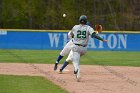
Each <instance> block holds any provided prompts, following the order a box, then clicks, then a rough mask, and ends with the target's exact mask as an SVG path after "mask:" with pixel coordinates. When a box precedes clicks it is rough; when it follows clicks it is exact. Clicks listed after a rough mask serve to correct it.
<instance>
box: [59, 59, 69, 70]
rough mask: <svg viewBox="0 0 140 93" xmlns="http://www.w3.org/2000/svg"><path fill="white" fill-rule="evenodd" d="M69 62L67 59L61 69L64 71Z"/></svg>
mask: <svg viewBox="0 0 140 93" xmlns="http://www.w3.org/2000/svg"><path fill="white" fill-rule="evenodd" d="M68 64H69V62H67V61H65V62H64V64H63V66H62V67H61V69H60V70H61V71H63V69H64V68H65V67H66V66H67V65H68Z"/></svg>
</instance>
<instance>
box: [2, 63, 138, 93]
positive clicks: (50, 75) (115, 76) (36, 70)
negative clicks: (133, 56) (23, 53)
mask: <svg viewBox="0 0 140 93" xmlns="http://www.w3.org/2000/svg"><path fill="white" fill-rule="evenodd" d="M0 74H7V75H29V76H43V77H45V78H47V79H49V80H51V81H52V82H54V83H56V84H57V85H59V86H61V87H62V88H64V89H66V90H68V91H69V92H70V93H140V67H123V66H122V67H118V66H115V67H114V66H94V65H81V77H82V78H81V82H77V81H76V78H75V76H74V74H73V66H72V65H69V66H68V67H67V69H66V70H65V71H64V73H63V74H59V72H57V71H56V72H54V71H53V65H50V64H24V63H0Z"/></svg>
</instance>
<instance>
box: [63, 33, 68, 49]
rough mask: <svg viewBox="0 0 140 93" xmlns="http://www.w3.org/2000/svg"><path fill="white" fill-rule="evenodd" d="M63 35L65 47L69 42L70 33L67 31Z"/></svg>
mask: <svg viewBox="0 0 140 93" xmlns="http://www.w3.org/2000/svg"><path fill="white" fill-rule="evenodd" d="M63 37H64V42H63V47H64V46H65V45H66V44H67V42H68V41H69V39H68V34H67V33H64V34H63Z"/></svg>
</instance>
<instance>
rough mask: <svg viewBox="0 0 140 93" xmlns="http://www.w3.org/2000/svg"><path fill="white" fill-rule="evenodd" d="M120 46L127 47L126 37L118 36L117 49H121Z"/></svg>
mask: <svg viewBox="0 0 140 93" xmlns="http://www.w3.org/2000/svg"><path fill="white" fill-rule="evenodd" d="M121 44H122V45H123V47H124V48H126V47H127V35H122V34H119V35H118V48H121Z"/></svg>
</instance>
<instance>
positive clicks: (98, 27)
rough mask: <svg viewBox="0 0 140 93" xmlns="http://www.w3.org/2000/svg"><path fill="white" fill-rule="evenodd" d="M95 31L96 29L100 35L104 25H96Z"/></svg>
mask: <svg viewBox="0 0 140 93" xmlns="http://www.w3.org/2000/svg"><path fill="white" fill-rule="evenodd" d="M95 29H96V31H97V32H98V33H101V32H102V25H100V24H96V25H95Z"/></svg>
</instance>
